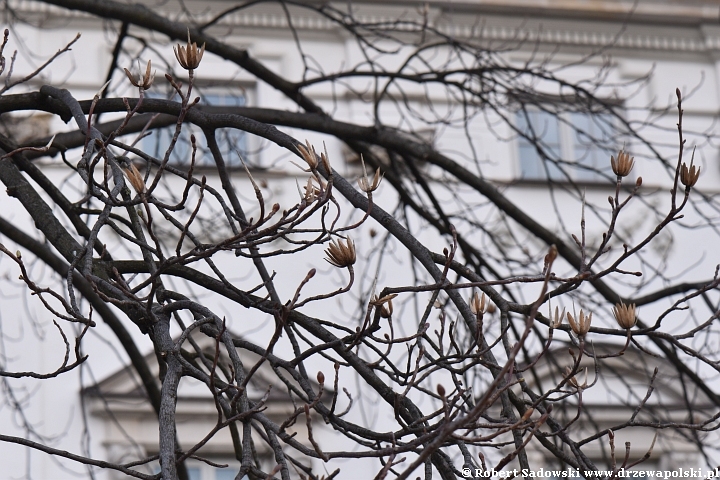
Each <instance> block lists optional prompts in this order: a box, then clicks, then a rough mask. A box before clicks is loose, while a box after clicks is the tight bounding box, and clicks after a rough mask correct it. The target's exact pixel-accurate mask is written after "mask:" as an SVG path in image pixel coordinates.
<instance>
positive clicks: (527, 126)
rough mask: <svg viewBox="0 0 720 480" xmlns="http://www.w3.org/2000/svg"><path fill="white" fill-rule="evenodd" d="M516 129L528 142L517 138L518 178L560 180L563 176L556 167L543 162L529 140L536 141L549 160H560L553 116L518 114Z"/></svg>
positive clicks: (556, 121)
mask: <svg viewBox="0 0 720 480" xmlns="http://www.w3.org/2000/svg"><path fill="white" fill-rule="evenodd" d="M517 127H518V129H519V130H520V131H521V132H523V133H524V134H525V135H527V136H528V137H529V138H530V140H528V139H527V138H525V137H523V136H520V137H519V152H520V155H519V158H520V176H521V178H524V179H533V180H540V179H546V178H551V179H562V178H563V177H564V175H563V174H562V172H561V171H560V169H559V168H558V166H557V165H555V164H554V163H553V162H551V161H544V160H543V159H542V158H541V156H540V154H539V152H538V149H537V146H536V145H535V143H534V142H532V141H531V140H532V139H533V138H535V139H537V141H538V145H539V146H540V147H541V148H542V149H543V150H544V151H545V153H546V155H548V156H550V157H551V158H555V159H556V158H560V152H561V148H560V128H559V122H558V119H557V117H556V116H555V115H553V114H551V113H548V112H541V111H529V112H518V114H517Z"/></svg>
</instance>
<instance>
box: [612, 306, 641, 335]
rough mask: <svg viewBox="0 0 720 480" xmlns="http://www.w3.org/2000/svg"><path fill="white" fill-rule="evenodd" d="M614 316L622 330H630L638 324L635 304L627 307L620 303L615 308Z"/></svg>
mask: <svg viewBox="0 0 720 480" xmlns="http://www.w3.org/2000/svg"><path fill="white" fill-rule="evenodd" d="M613 315H614V316H615V321H616V322H617V323H618V325H620V328H624V329H625V330H629V329H631V328H632V327H634V326H635V324H636V323H637V316H636V314H635V304H634V303H631V304H630V305H625V304H624V303H622V302H620V303H618V304H616V305H615V306H614V307H613Z"/></svg>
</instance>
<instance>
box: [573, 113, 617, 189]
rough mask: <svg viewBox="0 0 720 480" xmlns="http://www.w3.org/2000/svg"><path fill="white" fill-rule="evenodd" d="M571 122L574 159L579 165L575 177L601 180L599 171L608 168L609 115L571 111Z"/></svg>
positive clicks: (584, 179)
mask: <svg viewBox="0 0 720 480" xmlns="http://www.w3.org/2000/svg"><path fill="white" fill-rule="evenodd" d="M570 118H571V122H572V126H573V133H574V135H573V136H574V140H575V144H574V146H573V147H574V148H573V153H574V155H575V161H576V162H577V163H578V165H580V166H581V167H579V168H578V169H577V172H576V174H575V178H576V179H577V180H581V181H594V182H597V181H601V180H603V178H604V177H603V175H602V173H601V172H606V173H607V172H608V171H609V170H610V155H611V152H610V151H609V150H608V148H606V147H607V146H608V145H609V144H610V143H611V142H610V138H609V136H610V135H609V134H610V132H609V128H610V126H611V125H612V121H611V117H610V116H609V115H593V114H587V113H573V114H572V115H571V116H570Z"/></svg>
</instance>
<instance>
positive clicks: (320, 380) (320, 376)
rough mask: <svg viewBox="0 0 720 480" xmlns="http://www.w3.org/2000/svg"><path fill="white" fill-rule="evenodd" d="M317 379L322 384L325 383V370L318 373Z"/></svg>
mask: <svg viewBox="0 0 720 480" xmlns="http://www.w3.org/2000/svg"><path fill="white" fill-rule="evenodd" d="M317 381H318V383H319V384H320V385H323V384H324V383H325V374H324V373H323V372H318V373H317Z"/></svg>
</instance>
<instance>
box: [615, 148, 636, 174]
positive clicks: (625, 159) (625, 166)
mask: <svg viewBox="0 0 720 480" xmlns="http://www.w3.org/2000/svg"><path fill="white" fill-rule="evenodd" d="M633 165H635V157H632V158H630V155H629V154H628V153H626V152H625V150H620V152H619V153H618V157H617V160H616V159H615V157H613V156H612V155H610V166H611V167H612V170H613V172H615V175H617V176H618V177H627V176H628V175H629V174H630V170H632V168H633Z"/></svg>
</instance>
